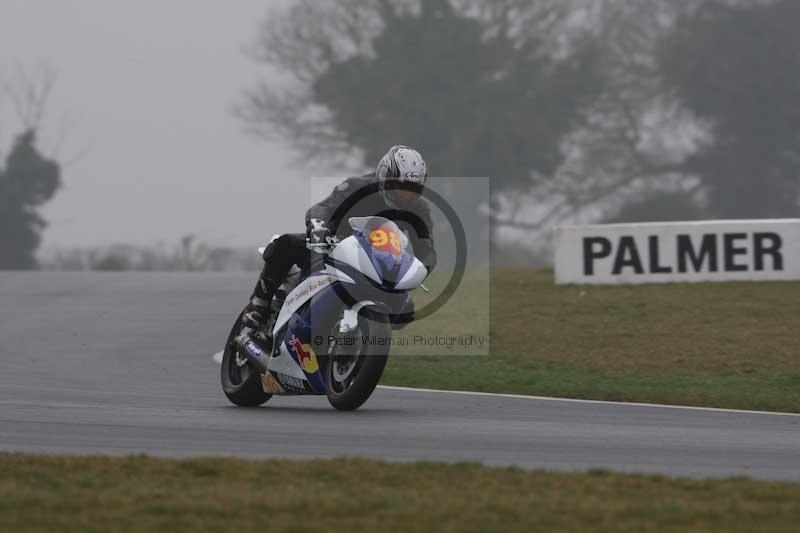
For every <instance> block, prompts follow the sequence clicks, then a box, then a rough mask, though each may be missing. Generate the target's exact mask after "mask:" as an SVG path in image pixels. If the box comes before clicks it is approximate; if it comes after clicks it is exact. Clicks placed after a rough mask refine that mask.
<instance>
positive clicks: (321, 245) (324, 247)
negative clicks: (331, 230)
mask: <svg viewBox="0 0 800 533" xmlns="http://www.w3.org/2000/svg"><path fill="white" fill-rule="evenodd" d="M335 247H336V245H335V244H328V243H326V242H316V243H314V242H309V241H308V240H306V248H307V249H308V250H311V251H312V252H318V253H323V252H326V251H328V250H333V249H334V248H335Z"/></svg>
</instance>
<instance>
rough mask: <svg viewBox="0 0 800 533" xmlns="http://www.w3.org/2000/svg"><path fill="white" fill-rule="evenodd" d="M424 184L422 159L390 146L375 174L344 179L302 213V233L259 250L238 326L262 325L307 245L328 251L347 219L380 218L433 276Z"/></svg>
mask: <svg viewBox="0 0 800 533" xmlns="http://www.w3.org/2000/svg"><path fill="white" fill-rule="evenodd" d="M427 178H428V171H427V165H426V164H425V160H424V159H422V155H420V153H419V152H418V151H416V150H414V149H413V148H409V147H407V146H393V147H392V148H391V149H389V151H388V152H386V155H384V156H383V158H382V159H381V160H380V162H379V163H378V167H377V169H376V170H375V172H372V173H370V174H365V175H363V176H360V177H353V178H348V179H346V180H345V181H343V182H342V183H341V184H339V185H338V186H337V187H336V188H335V189H334V190H333V192H331V194H330V195H328V197H327V198H325V199H324V200H322V201H321V202H319V203H318V204H316V205H314V206H312V207H311V208H310V209H309V210H308V211H307V212H306V233H305V234H302V233H287V234H284V235H281V236H280V237H278V238H276V239H274V240H273V241H272V242H271V243H270V244H269V245H268V246H267V248H266V250H264V268H263V270H262V271H261V275H260V276H259V279H258V283H256V287H255V289H254V290H253V294H252V296H251V297H250V303H249V304H248V306H247V307H246V308H245V311H244V316H243V322H244V324H245V325H246V326H248V327H250V328H253V329H260V328H263V327H264V326H265V325H266V322H267V320H268V319H269V316H270V302H271V301H272V297H273V296H274V294H275V291H276V290H277V289H278V287H279V286H280V285H281V284H282V283H283V281H284V280H285V278H286V276H287V274H288V273H289V270H291V268H292V265H297V266H298V267H300V268H304V267H306V268H307V263H308V260H309V254H310V252H309V251H308V248H307V247H306V243H307V242H310V243H312V244H320V243H325V244H329V245H333V244H336V243H338V242H339V240H340V239H343V238H345V237H347V236H348V235H349V234H350V233H351V228H350V226H349V224H347V223H343V222H345V221H347V220H348V218H350V217H354V216H357V217H364V216H382V217H384V218H388V219H390V220H393V221H394V222H395V223H397V225H398V226H399V227H400V228H401V229H403V230H405V231H406V232H407V233H408V235H409V238H410V240H411V243H412V247H413V250H414V255H416V256H417V257H418V258H419V260H420V261H422V263H423V265H425V267H426V268H427V269H428V272H430V271H432V270H433V268H434V267H435V266H436V251H435V250H434V248H433V238H432V231H433V221H432V220H431V214H430V207H429V206H428V203H427V201H426V200H425V199H424V198H423V197H422V194H423V192H424V189H425V182H426V181H427Z"/></svg>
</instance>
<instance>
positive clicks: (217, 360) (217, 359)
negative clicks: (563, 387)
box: [211, 352, 800, 417]
mask: <svg viewBox="0 0 800 533" xmlns="http://www.w3.org/2000/svg"><path fill="white" fill-rule="evenodd" d="M211 359H213V360H214V362H215V363H217V364H221V363H222V352H217V353H215V354H214V355H212V356H211ZM378 388H379V389H386V390H396V391H405V392H435V393H439V394H462V395H465V396H489V397H495V398H513V399H517V400H539V401H544V402H570V403H584V404H590V405H591V404H593V405H615V406H627V407H654V408H661V409H681V410H684V411H710V412H714V413H738V414H747V415H770V416H796V417H800V413H781V412H777V411H753V410H748V409H724V408H722V407H695V406H692V405H668V404H662V403H641V402H612V401H608V400H581V399H578V398H558V397H553V396H528V395H525V394H507V393H501V392H477V391H467V390H443V389H420V388H414V387H395V386H392V385H378Z"/></svg>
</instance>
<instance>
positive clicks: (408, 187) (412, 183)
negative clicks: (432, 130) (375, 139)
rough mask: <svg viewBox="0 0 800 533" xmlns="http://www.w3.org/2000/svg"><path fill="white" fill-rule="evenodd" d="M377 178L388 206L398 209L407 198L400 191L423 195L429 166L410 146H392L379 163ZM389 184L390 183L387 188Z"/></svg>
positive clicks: (376, 172)
mask: <svg viewBox="0 0 800 533" xmlns="http://www.w3.org/2000/svg"><path fill="white" fill-rule="evenodd" d="M375 176H376V177H377V178H378V182H379V184H380V190H381V194H383V198H384V200H385V201H386V203H387V204H389V205H391V206H394V207H397V204H398V203H403V201H404V200H405V198H403V196H405V195H403V194H402V193H401V194H394V193H395V192H397V191H398V190H399V191H411V192H414V193H417V194H421V193H422V191H423V189H424V188H425V182H426V181H427V180H428V166H427V165H426V164H425V160H424V159H422V154H420V153H419V152H418V151H416V150H414V149H413V148H409V147H408V146H400V145H398V146H392V147H391V148H390V149H389V151H388V152H386V155H384V156H383V157H382V158H381V160H380V162H379V163H378V169H377V170H376V171H375ZM387 182H393V183H390V184H389V186H387Z"/></svg>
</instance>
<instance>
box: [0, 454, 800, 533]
mask: <svg viewBox="0 0 800 533" xmlns="http://www.w3.org/2000/svg"><path fill="white" fill-rule="evenodd" d="M798 523H800V484H789V483H777V482H763V481H752V480H747V479H741V478H733V479H726V480H685V479H670V478H665V477H661V476H642V475H622V474H612V473H608V472H605V471H593V472H589V473H584V474H564V473H550V472H526V471H522V470H517V469H504V468H490V467H484V466H480V465H476V464H457V465H445V464H439V463H412V464H392V463H383V462H377V461H365V460H350V459H336V460H313V461H288V460H270V461H244V460H235V459H195V460H168V459H154V458H149V457H143V456H135V457H126V458H108V457H82V458H76V457H42V456H34V455H19V454H0V530H2V531H15V532H25V531H53V530H58V531H81V532H84V531H146V530H149V531H175V530H192V531H256V530H259V531H297V532H302V531H332V532H336V531H378V530H379V531H383V532H391V531H467V532H468V531H586V530H592V531H646V530H659V531H686V530H694V531H727V532H736V531H756V530H758V531H767V530H769V531H796V527H797V524H798Z"/></svg>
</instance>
